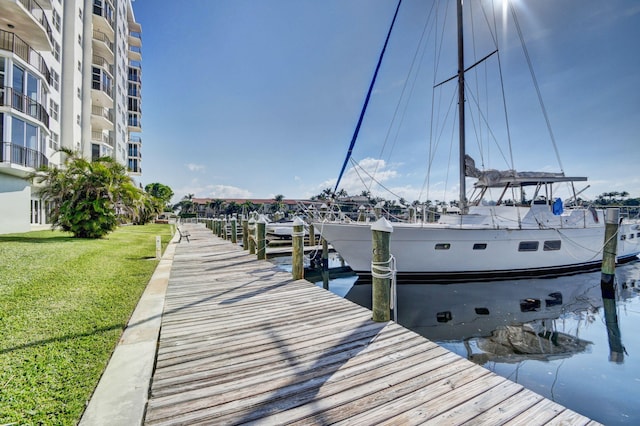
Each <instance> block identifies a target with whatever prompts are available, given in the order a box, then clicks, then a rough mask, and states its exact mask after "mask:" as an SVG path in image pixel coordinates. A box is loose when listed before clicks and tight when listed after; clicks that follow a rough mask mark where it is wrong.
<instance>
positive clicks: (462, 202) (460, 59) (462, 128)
mask: <svg viewBox="0 0 640 426" xmlns="http://www.w3.org/2000/svg"><path fill="white" fill-rule="evenodd" d="M457 12H458V13H457V15H458V116H459V122H458V125H459V130H458V133H459V143H460V147H459V149H460V205H459V207H460V213H465V212H466V209H467V195H466V192H467V188H466V183H465V154H466V152H465V151H466V150H465V123H464V102H465V99H464V42H463V30H462V0H457Z"/></svg>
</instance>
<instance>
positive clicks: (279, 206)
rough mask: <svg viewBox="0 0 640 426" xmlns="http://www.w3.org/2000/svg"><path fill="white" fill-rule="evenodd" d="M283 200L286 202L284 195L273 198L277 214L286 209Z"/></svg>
mask: <svg viewBox="0 0 640 426" xmlns="http://www.w3.org/2000/svg"><path fill="white" fill-rule="evenodd" d="M283 200H284V195H282V194H278V195H276V196H275V197H273V201H274V202H275V203H274V208H275V210H276V212H279V211H281V210H282V209H283V207H284V203H283Z"/></svg>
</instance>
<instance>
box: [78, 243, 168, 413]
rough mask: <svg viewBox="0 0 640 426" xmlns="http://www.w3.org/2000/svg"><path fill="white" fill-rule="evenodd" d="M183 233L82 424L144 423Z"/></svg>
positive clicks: (152, 284)
mask: <svg viewBox="0 0 640 426" xmlns="http://www.w3.org/2000/svg"><path fill="white" fill-rule="evenodd" d="M178 237H179V234H178V233H177V232H176V233H175V234H174V236H173V238H172V239H171V241H170V242H169V244H168V245H167V248H166V249H165V251H164V254H163V255H162V258H161V259H160V263H159V264H158V266H157V267H156V269H155V271H154V272H153V275H152V276H151V279H150V280H149V283H148V284H147V287H146V288H145V290H144V293H143V294H142V296H141V297H140V300H139V301H138V305H137V306H136V308H135V310H134V311H133V314H132V315H131V318H130V319H129V322H128V323H127V326H126V327H125V329H124V331H123V333H122V336H121V337H120V341H119V342H118V344H117V345H116V348H115V350H114V351H113V354H112V355H111V358H110V359H109V363H108V364H107V367H106V368H105V370H104V373H103V374H102V377H100V381H99V382H98V386H97V387H96V389H95V391H94V392H93V395H92V396H91V399H90V400H89V404H88V405H87V407H86V409H85V411H84V413H83V414H82V417H81V419H80V422H79V423H78V424H79V425H82V426H89V425H126V426H131V425H140V424H142V421H143V419H144V414H145V410H146V405H147V400H148V396H149V385H150V382H151V376H152V374H153V368H154V365H155V359H156V349H157V346H158V336H159V334H160V326H161V324H162V312H163V309H164V299H165V294H166V291H167V285H168V283H169V275H170V274H171V267H172V265H173V257H174V255H175V250H176V246H177V241H178Z"/></svg>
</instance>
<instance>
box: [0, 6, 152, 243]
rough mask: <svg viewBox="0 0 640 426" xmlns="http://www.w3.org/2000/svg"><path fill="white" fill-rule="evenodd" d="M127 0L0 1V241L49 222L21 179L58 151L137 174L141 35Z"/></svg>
mask: <svg viewBox="0 0 640 426" xmlns="http://www.w3.org/2000/svg"><path fill="white" fill-rule="evenodd" d="M131 2H132V0H0V143H1V146H0V234H3V233H12V232H25V231H29V230H30V229H31V228H32V226H33V225H42V224H46V223H47V219H48V218H47V205H46V203H44V202H43V201H42V200H41V199H39V198H38V195H37V191H36V188H34V185H33V184H32V183H31V182H30V180H29V179H28V177H29V175H30V174H31V173H32V172H34V171H35V170H36V169H37V168H39V167H41V166H46V165H59V164H60V162H61V161H62V160H61V156H60V154H59V152H58V150H59V149H60V148H68V149H71V150H73V151H76V152H79V153H81V154H82V155H83V156H84V157H85V158H87V159H95V158H98V157H102V156H110V157H112V158H114V159H115V160H116V161H118V162H119V163H121V164H124V165H125V166H127V167H128V169H129V173H130V174H131V175H132V176H139V175H141V173H142V168H141V161H142V155H141V147H142V138H141V137H140V132H141V131H142V124H141V114H142V109H141V100H142V95H141V71H142V67H141V63H142V54H141V48H142V37H141V34H142V31H141V27H140V24H138V23H137V22H136V21H135V16H134V13H133V6H132V3H131Z"/></svg>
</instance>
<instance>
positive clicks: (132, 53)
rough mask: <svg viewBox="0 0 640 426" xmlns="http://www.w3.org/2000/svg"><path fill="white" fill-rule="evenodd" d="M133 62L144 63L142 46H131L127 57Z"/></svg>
mask: <svg viewBox="0 0 640 426" xmlns="http://www.w3.org/2000/svg"><path fill="white" fill-rule="evenodd" d="M127 58H129V59H130V60H132V61H142V48H141V47H140V46H132V45H129V54H128V55H127Z"/></svg>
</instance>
